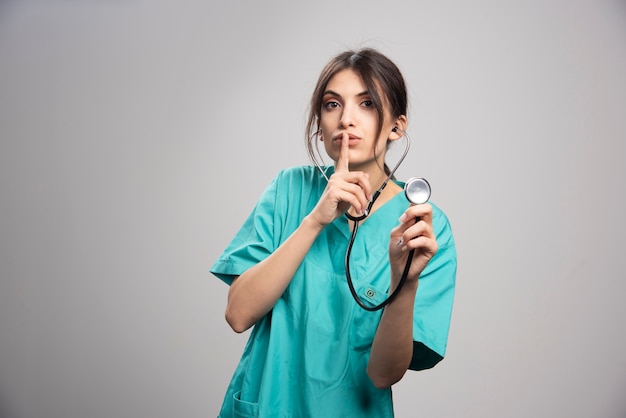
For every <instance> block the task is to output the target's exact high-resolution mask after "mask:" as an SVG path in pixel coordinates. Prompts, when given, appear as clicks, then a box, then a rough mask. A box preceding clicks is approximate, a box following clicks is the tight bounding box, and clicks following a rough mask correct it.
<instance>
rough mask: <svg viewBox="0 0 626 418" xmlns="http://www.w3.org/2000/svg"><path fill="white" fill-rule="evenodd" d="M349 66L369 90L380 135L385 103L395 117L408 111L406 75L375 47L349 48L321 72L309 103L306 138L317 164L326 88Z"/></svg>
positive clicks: (309, 150) (386, 168) (386, 169)
mask: <svg viewBox="0 0 626 418" xmlns="http://www.w3.org/2000/svg"><path fill="white" fill-rule="evenodd" d="M348 68H349V69H351V70H353V71H354V72H356V73H357V74H359V75H360V76H361V78H362V79H363V83H364V84H365V86H366V87H367V90H368V92H369V93H370V98H371V100H372V103H373V105H374V108H375V109H376V112H377V113H378V132H377V134H376V136H377V137H378V136H379V135H380V132H381V130H382V126H383V120H384V108H383V103H387V104H388V105H389V113H390V114H391V117H392V118H397V117H399V116H401V115H406V114H407V106H408V99H407V91H406V85H405V83H404V78H403V77H402V73H401V72H400V70H399V69H398V67H397V66H396V65H395V64H394V63H393V62H392V61H391V60H390V59H389V58H387V57H386V56H385V55H383V54H381V53H380V52H378V51H377V50H375V49H373V48H363V49H359V50H348V51H345V52H342V53H340V54H338V55H336V56H335V57H333V58H332V59H331V60H330V61H329V62H328V64H326V66H325V67H324V69H323V70H322V72H321V73H320V76H319V78H318V80H317V84H316V86H315V89H314V90H313V95H312V96H311V102H310V105H309V117H308V121H307V124H306V134H305V140H306V146H307V152H308V154H309V157H310V158H311V160H312V161H313V162H314V163H315V164H316V165H317V164H318V161H317V157H316V156H315V155H316V154H315V151H317V152H318V154H319V150H318V149H317V143H316V146H315V149H314V146H313V137H315V136H316V134H317V133H318V132H319V121H320V117H321V111H322V103H323V96H324V91H326V86H327V85H328V82H329V81H330V79H331V78H332V77H333V76H334V75H335V74H337V73H338V72H340V71H342V70H345V69H348ZM381 94H382V97H381ZM384 169H385V172H386V173H387V174H389V168H388V167H387V165H386V164H385V167H384Z"/></svg>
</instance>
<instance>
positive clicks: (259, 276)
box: [226, 215, 324, 332]
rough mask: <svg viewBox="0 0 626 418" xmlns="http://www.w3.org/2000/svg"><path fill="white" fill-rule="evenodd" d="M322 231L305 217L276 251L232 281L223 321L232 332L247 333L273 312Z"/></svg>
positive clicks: (314, 222) (321, 226)
mask: <svg viewBox="0 0 626 418" xmlns="http://www.w3.org/2000/svg"><path fill="white" fill-rule="evenodd" d="M323 228H324V226H323V225H320V224H319V223H318V222H316V221H315V220H314V219H313V218H312V217H311V216H310V215H309V216H307V217H306V218H304V220H303V221H302V223H301V224H300V226H299V227H298V229H296V230H295V231H294V232H293V234H291V236H290V237H289V238H287V240H286V241H285V242H284V243H283V244H282V245H281V246H280V247H278V249H277V250H276V251H274V252H273V253H272V254H271V255H270V256H269V257H267V258H266V259H265V260H263V261H261V262H260V263H259V264H257V265H255V266H254V267H251V268H250V269H248V270H247V271H246V272H245V273H243V274H242V275H241V276H239V277H237V278H236V279H235V280H234V281H233V283H232V284H231V286H230V289H229V291H228V302H227V305H226V321H227V322H228V324H229V325H230V326H231V328H232V329H233V330H234V331H236V332H243V331H245V330H247V329H248V328H250V327H251V326H252V325H254V324H255V323H256V321H258V320H259V319H260V318H262V317H263V316H264V315H265V314H267V313H268V312H269V311H270V310H271V309H272V307H273V306H274V304H275V303H276V301H277V300H278V298H280V296H281V295H282V294H283V292H284V291H285V289H286V288H287V286H288V285H289V282H290V281H291V278H292V277H293V275H294V274H295V272H296V270H297V269H298V267H299V266H300V263H301V262H302V260H303V259H304V256H305V255H306V253H307V252H308V251H309V249H310V248H311V245H312V244H313V241H315V238H317V236H318V235H319V233H320V231H321V230H322V229H323Z"/></svg>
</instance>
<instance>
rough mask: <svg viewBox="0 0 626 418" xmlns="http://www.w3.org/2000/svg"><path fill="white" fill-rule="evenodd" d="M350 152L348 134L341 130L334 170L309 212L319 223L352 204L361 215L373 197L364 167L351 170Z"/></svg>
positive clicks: (329, 220)
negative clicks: (342, 132)
mask: <svg viewBox="0 0 626 418" xmlns="http://www.w3.org/2000/svg"><path fill="white" fill-rule="evenodd" d="M349 153H350V146H349V137H348V134H347V133H345V132H344V134H343V136H342V138H341V148H340V150H339V157H338V158H337V163H336V164H335V173H334V174H333V175H332V176H330V179H329V180H328V184H327V185H326V188H325V189H324V192H323V193H322V196H321V197H320V200H319V202H318V203H317V205H316V206H315V208H314V209H313V211H312V212H311V214H310V216H311V218H312V219H313V220H314V221H315V222H317V223H318V224H319V225H320V226H321V227H325V226H326V225H328V224H329V223H331V222H332V221H334V220H335V219H337V218H338V217H339V216H341V215H343V214H344V213H345V212H346V211H347V210H348V209H349V208H350V206H352V207H353V208H354V210H355V212H356V213H357V216H360V215H362V214H363V213H364V212H365V210H366V209H367V206H368V204H369V201H370V199H371V198H372V188H371V185H370V181H369V174H367V173H365V172H363V171H350V169H349V165H350V156H349Z"/></svg>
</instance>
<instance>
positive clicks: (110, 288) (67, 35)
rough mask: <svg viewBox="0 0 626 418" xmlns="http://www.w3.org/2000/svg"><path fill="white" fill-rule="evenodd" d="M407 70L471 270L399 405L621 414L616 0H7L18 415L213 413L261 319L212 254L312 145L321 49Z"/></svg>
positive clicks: (9, 408) (4, 304)
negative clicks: (442, 343) (309, 116)
mask: <svg viewBox="0 0 626 418" xmlns="http://www.w3.org/2000/svg"><path fill="white" fill-rule="evenodd" d="M364 45H367V46H374V47H377V48H380V49H381V50H382V51H383V52H385V53H386V54H388V55H389V56H390V57H391V58H392V59H394V60H395V61H396V62H397V63H398V65H399V66H400V67H401V69H402V70H403V72H404V74H405V76H406V79H407V82H408V85H409V89H410V94H411V103H412V109H411V113H410V115H409V116H410V126H409V133H410V135H411V137H412V139H413V147H412V148H411V152H410V154H409V157H408V159H407V161H406V162H405V163H404V166H403V167H402V169H401V170H400V173H399V174H400V177H401V178H407V177H409V176H413V175H419V176H424V177H427V178H428V179H429V180H430V182H431V184H432V186H433V201H435V202H436V203H438V204H439V206H441V207H442V208H443V209H444V210H445V211H446V212H447V214H448V215H449V217H450V219H451V221H452V226H453V228H454V232H455V235H456V239H457V245H458V252H459V271H458V287H457V296H456V304H455V307H454V312H453V321H452V327H451V330H450V339H449V344H448V352H447V358H446V360H444V361H443V362H442V363H441V364H440V365H439V366H437V367H436V368H435V369H433V370H429V371H425V372H421V373H409V374H408V375H407V376H406V377H405V378H404V380H403V381H401V382H400V383H399V384H397V385H396V387H395V392H394V393H395V401H396V410H397V416H398V417H413V416H429V417H528V416H534V417H614V418H617V417H624V416H626V400H625V399H624V397H623V395H624V393H626V332H625V330H626V326H625V325H624V319H625V318H626V303H624V294H625V293H626V284H625V280H624V279H625V278H626V277H625V274H624V268H623V260H624V244H623V242H624V239H623V236H624V234H625V233H626V228H625V225H626V223H625V222H624V214H625V213H626V202H625V199H624V191H625V190H626V188H625V180H626V169H625V165H624V163H623V160H624V157H625V156H626V152H625V148H626V145H625V142H626V141H625V140H626V122H625V120H626V118H625V117H624V116H626V46H625V45H626V7H625V4H624V2H623V1H621V2H620V1H608V0H607V1H605V0H593V1H592V0H588V1H585V0H581V1H565V0H560V1H559V0H552V1H538V0H534V1H524V2H522V1H517V2H514V1H496V0H479V1H472V2H466V1H460V0H457V1H442V2H432V1H429V2H426V1H411V2H409V1H405V2H395V1H386V2H383V1H338V0H335V1H316V2H308V3H307V4H301V3H298V2H287V1H285V2H282V3H281V2H272V1H270V2H268V1H264V2H252V1H250V2H204V1H187V0H185V1H173V0H172V1H150V2H148V1H40V2H37V1H21V2H16V1H4V2H1V3H0V138H1V148H0V199H1V200H0V201H1V203H0V213H1V216H0V236H1V242H0V245H1V247H0V273H1V281H0V416H2V417H3V418H4V417H9V418H101V417H103V418H104V417H116V418H126V417H129V418H130V417H133V418H136V417H189V418H191V417H193V418H195V417H209V416H215V415H216V414H217V410H218V408H219V405H220V403H221V399H222V396H223V393H224V390H225V388H226V385H227V383H228V381H229V379H230V376H231V374H232V372H233V370H234V368H235V366H236V364H237V362H238V359H239V356H240V354H241V351H242V349H243V346H244V344H245V341H246V339H247V334H244V335H237V334H235V333H233V332H232V331H230V329H229V328H228V326H227V325H226V323H225V321H224V319H223V311H224V307H225V298H226V293H227V287H226V286H225V285H224V284H223V283H221V282H220V281H219V280H217V279H215V278H214V277H212V276H211V275H210V274H209V273H208V269H209V267H210V265H211V264H212V263H213V261H214V260H215V259H216V257H217V256H218V255H219V253H220V252H221V251H222V250H223V248H224V247H225V246H226V244H227V243H228V241H229V240H230V238H231V237H232V236H233V234H234V233H235V231H236V230H237V229H238V227H239V226H240V224H241V223H242V222H243V220H244V218H245V216H246V215H247V214H248V212H249V211H250V210H251V208H252V205H253V204H254V202H255V201H256V199H257V197H258V196H259V194H260V193H261V192H262V190H263V189H264V188H265V186H266V185H267V183H268V182H269V181H270V179H271V178H272V177H273V176H274V175H275V174H276V173H277V171H278V170H279V169H280V168H283V167H286V166H290V165H297V164H303V163H307V162H308V160H307V157H306V153H305V150H304V145H303V129H304V119H305V112H306V106H307V101H308V99H309V95H310V93H311V91H312V88H313V84H314V82H315V78H316V76H317V74H318V73H319V71H320V69H321V67H322V65H323V64H324V63H325V62H326V61H327V59H328V58H329V57H330V56H331V55H333V54H334V53H336V52H338V51H339V50H342V49H343V48H345V47H358V46H364Z"/></svg>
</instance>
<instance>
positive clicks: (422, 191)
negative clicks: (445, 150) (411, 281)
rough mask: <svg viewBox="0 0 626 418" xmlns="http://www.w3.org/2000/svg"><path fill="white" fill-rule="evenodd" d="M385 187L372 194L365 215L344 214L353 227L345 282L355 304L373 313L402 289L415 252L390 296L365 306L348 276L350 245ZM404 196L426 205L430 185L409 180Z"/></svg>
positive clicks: (421, 181) (348, 249) (412, 179)
mask: <svg viewBox="0 0 626 418" xmlns="http://www.w3.org/2000/svg"><path fill="white" fill-rule="evenodd" d="M386 185H387V182H386V181H385V183H383V185H382V186H381V187H380V189H378V190H377V191H376V193H374V196H373V197H372V201H371V202H370V203H369V205H368V206H367V210H366V211H365V214H363V215H361V216H359V217H355V216H352V215H350V214H349V213H347V212H346V216H347V217H348V219H350V220H352V221H353V222H354V224H353V227H352V234H351V235H350V242H349V243H348V248H347V250H346V258H345V269H346V280H347V282H348V287H349V288H350V293H352V297H353V298H354V300H355V301H356V303H357V304H358V305H359V306H360V307H361V308H363V309H365V310H366V311H370V312H374V311H377V310H379V309H382V308H384V307H385V306H387V305H388V304H389V303H391V301H393V300H394V299H395V297H396V296H397V295H398V293H399V292H400V290H401V289H402V286H404V283H405V282H406V280H407V277H408V275H409V269H410V268H411V262H412V261H413V254H414V253H415V250H411V251H409V253H408V255H407V259H406V264H405V266H404V271H403V272H402V276H401V277H400V282H399V283H398V286H397V287H396V288H395V289H394V291H393V292H392V293H391V295H389V297H387V299H385V300H383V301H382V302H381V303H379V304H378V305H375V306H370V305H367V304H365V303H364V302H363V301H362V300H361V298H360V297H359V295H358V294H357V292H356V290H355V289H354V283H353V282H352V275H351V274H350V254H351V253H352V245H353V244H354V240H355V239H356V233H357V231H358V229H359V221H361V220H363V219H365V218H366V217H367V216H368V215H369V213H370V211H371V209H372V206H373V205H374V201H376V199H377V198H378V196H379V195H380V193H381V192H382V190H383V189H384V188H385V186H386ZM404 195H405V196H406V198H407V200H409V201H410V202H411V203H414V204H422V203H426V202H427V201H428V199H429V198H430V184H429V183H428V181H426V179H423V178H415V177H414V178H411V179H409V180H408V181H407V182H406V183H405V185H404ZM418 220H419V218H418Z"/></svg>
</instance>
